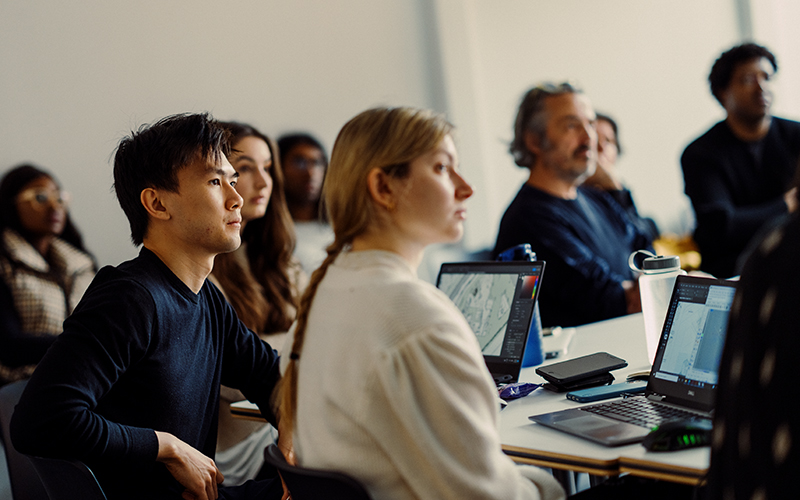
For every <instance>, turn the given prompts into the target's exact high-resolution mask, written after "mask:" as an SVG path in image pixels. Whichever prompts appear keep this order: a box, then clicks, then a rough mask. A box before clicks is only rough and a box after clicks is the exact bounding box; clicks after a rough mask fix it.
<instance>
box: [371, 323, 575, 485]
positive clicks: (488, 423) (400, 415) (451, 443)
mask: <svg viewBox="0 0 800 500" xmlns="http://www.w3.org/2000/svg"><path fill="white" fill-rule="evenodd" d="M465 342H466V343H467V344H466V347H467V348H465ZM470 342H472V343H474V338H469V337H465V332H462V331H460V330H459V329H458V328H454V327H453V325H443V326H431V327H429V328H428V329H426V330H424V331H421V332H417V333H415V334H413V335H409V336H408V337H407V338H406V339H404V340H403V341H402V342H401V343H400V344H398V345H397V346H396V348H395V349H391V350H389V351H388V352H386V353H384V354H383V356H382V357H379V359H376V360H375V365H374V369H375V373H376V374H377V376H376V377H374V379H373V380H372V382H371V385H372V387H371V389H370V390H369V392H370V393H372V394H373V396H374V398H375V399H374V401H375V404H379V405H386V406H385V412H388V413H390V414H394V415H393V417H394V418H387V419H385V422H386V423H385V424H381V423H378V424H376V425H378V426H380V425H387V426H391V427H392V428H386V429H377V433H378V435H381V436H383V439H382V440H381V441H380V442H381V446H382V447H385V451H386V453H387V455H389V456H390V457H391V459H392V460H393V461H394V462H395V466H396V468H397V469H398V471H399V472H400V474H401V476H403V477H404V479H406V480H407V483H408V485H409V487H410V489H412V490H413V491H414V492H415V496H416V497H417V498H438V499H459V500H460V499H464V498H470V499H505V500H513V499H545V500H557V499H563V498H564V492H563V490H562V489H561V487H560V486H559V484H558V483H557V482H556V481H555V479H554V478H553V477H552V476H551V475H550V474H548V473H546V472H545V471H542V470H541V469H538V468H534V467H525V469H530V470H527V471H526V473H525V475H523V473H522V470H521V469H520V468H519V467H517V466H516V465H515V464H514V463H513V462H512V461H511V459H510V458H509V457H507V456H506V455H505V454H504V453H503V452H502V450H501V448H500V442H499V438H498V434H497V429H496V425H497V417H498V404H497V399H496V396H495V392H494V391H495V389H494V384H493V383H492V381H491V377H490V376H489V374H488V372H487V370H486V367H485V365H484V363H483V359H482V357H481V355H480V352H479V351H478V349H477V344H475V346H474V347H475V348H472V347H473V346H472V345H470V344H469V343H470ZM525 476H527V478H526V477H525ZM528 478H530V479H528Z"/></svg>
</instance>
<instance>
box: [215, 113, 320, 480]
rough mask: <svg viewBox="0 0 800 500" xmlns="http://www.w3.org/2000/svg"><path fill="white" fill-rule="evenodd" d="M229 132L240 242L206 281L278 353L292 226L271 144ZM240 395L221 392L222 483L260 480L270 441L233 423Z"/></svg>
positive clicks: (291, 280)
mask: <svg viewBox="0 0 800 500" xmlns="http://www.w3.org/2000/svg"><path fill="white" fill-rule="evenodd" d="M223 125H224V126H225V128H227V129H228V130H229V131H230V133H231V140H230V142H231V146H232V151H231V155H230V157H229V161H230V162H231V165H233V168H234V169H235V170H236V172H237V173H238V174H239V177H238V179H237V181H236V190H237V191H238V192H239V195H240V196H241V197H242V199H243V204H242V210H241V214H242V223H241V224H242V244H241V246H240V247H239V248H238V249H237V250H235V251H234V252H231V253H227V254H220V255H218V256H217V257H216V259H215V261H214V270H213V271H212V273H211V280H212V281H213V282H214V283H215V284H216V285H217V286H218V287H219V288H220V290H222V292H223V293H224V294H225V296H226V297H227V299H228V302H230V303H231V305H232V306H233V308H234V309H235V310H236V313H237V314H238V315H239V318H241V320H242V322H244V324H245V325H247V327H248V328H250V329H251V330H253V331H254V332H256V333H257V334H259V336H260V337H261V338H262V339H263V340H265V341H267V342H269V344H270V345H271V346H272V347H273V348H275V349H277V350H278V351H280V348H281V345H282V343H283V340H284V336H285V335H286V331H287V330H288V329H289V326H290V325H291V324H292V322H293V321H294V318H295V311H296V305H297V296H298V287H300V286H302V285H303V282H304V281H305V280H304V277H303V274H302V272H301V271H300V266H299V264H297V263H296V261H295V260H294V259H293V257H292V252H293V250H294V242H295V239H294V228H293V224H292V219H291V217H290V215H289V210H288V208H287V206H286V198H285V195H284V192H283V173H282V172H281V168H280V163H279V161H278V155H277V150H276V147H275V145H274V143H273V142H272V141H271V140H270V139H269V138H268V137H267V136H266V135H264V134H262V133H261V132H259V131H258V130H256V129H255V128H254V127H252V126H250V125H246V124H243V123H235V122H228V123H224V124H223ZM242 399H245V398H244V395H243V394H242V393H241V392H239V391H236V390H233V389H230V388H227V387H224V386H223V387H222V392H221V395H220V413H219V418H220V420H219V435H218V440H217V458H216V460H217V466H218V467H219V468H220V470H221V471H222V473H223V475H224V476H225V484H232V485H236V484H240V483H242V482H244V481H245V480H247V479H254V478H256V477H259V471H260V469H261V467H262V465H263V463H264V459H263V453H264V447H265V446H266V445H267V444H268V443H270V442H272V441H274V439H275V437H276V433H275V430H274V429H273V428H272V427H271V426H270V425H268V424H261V423H257V422H247V421H242V420H235V419H233V418H232V417H231V412H230V403H232V402H234V401H240V400H242Z"/></svg>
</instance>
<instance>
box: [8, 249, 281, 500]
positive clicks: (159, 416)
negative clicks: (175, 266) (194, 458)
mask: <svg viewBox="0 0 800 500" xmlns="http://www.w3.org/2000/svg"><path fill="white" fill-rule="evenodd" d="M279 376H280V375H279V371H278V356H277V353H276V352H275V351H273V350H272V349H271V348H270V347H269V346H268V345H267V344H265V343H263V342H262V341H261V340H260V339H259V338H258V337H257V336H256V335H255V334H253V333H252V332H250V331H249V330H247V328H246V327H245V326H244V325H243V324H242V323H241V322H240V321H239V319H238V317H237V316H236V314H235V312H234V311H233V309H232V308H231V307H230V305H229V304H228V303H227V302H226V301H225V299H224V297H223V296H222V294H221V293H220V291H219V290H218V289H217V288H216V287H215V286H214V285H213V284H211V283H210V282H208V281H206V282H205V284H204V285H203V287H202V289H201V290H200V293H199V294H195V293H193V292H192V291H191V290H190V289H189V288H188V287H187V286H186V285H185V284H184V283H183V282H182V281H180V279H178V277H177V276H175V275H174V274H173V273H172V272H171V271H170V269H169V268H168V267H167V266H166V265H165V264H164V263H163V262H161V260H159V259H158V257H156V255H155V254H153V253H152V252H150V251H149V250H147V249H142V251H141V253H140V255H139V257H137V258H136V259H134V260H131V261H128V262H125V263H123V264H121V265H119V266H118V267H116V268H114V267H105V268H103V269H101V270H100V272H99V273H98V274H97V276H96V277H95V279H94V281H93V282H92V285H91V286H90V287H89V289H88V290H87V292H86V294H85V295H84V297H83V299H82V300H81V302H80V304H79V305H78V307H77V308H76V310H75V312H74V313H73V314H72V316H70V317H69V318H68V319H67V320H66V321H65V322H64V333H63V334H62V335H60V336H59V337H58V340H57V341H56V342H55V343H54V344H53V347H52V348H50V350H49V351H48V352H47V354H46V355H45V357H44V359H43V360H42V362H41V363H40V364H39V366H38V368H37V369H36V371H35V373H34V375H33V377H32V378H31V380H30V382H29V384H28V386H27V388H26V390H25V393H24V394H23V396H22V399H21V401H20V403H19V405H18V407H17V409H16V411H15V413H14V417H13V420H12V428H11V432H12V437H13V441H14V445H15V446H16V447H17V449H18V450H19V451H21V452H22V453H26V454H33V455H39V456H46V457H70V458H77V459H79V460H82V461H84V462H86V463H87V464H88V465H89V466H90V467H92V468H93V469H94V471H95V473H96V475H97V477H98V479H99V481H100V483H101V485H102V486H103V488H104V489H105V490H106V493H107V495H108V496H109V498H180V494H181V492H182V491H183V489H184V488H183V487H182V486H180V485H179V484H178V483H177V481H175V480H174V479H173V478H172V476H171V475H170V474H169V472H168V471H167V470H166V467H164V466H163V465H162V464H160V463H158V462H156V456H157V453H158V440H157V438H156V435H155V430H159V431H165V432H169V433H172V434H174V435H175V436H177V437H178V438H180V439H181V440H183V441H185V442H186V443H188V444H189V445H191V446H193V447H195V448H196V449H198V450H200V451H201V452H203V453H204V454H206V455H207V456H209V457H213V456H214V451H215V444H216V436H217V418H218V416H217V412H218V406H219V386H220V383H222V384H225V385H227V386H230V387H235V388H238V389H241V390H242V392H243V393H244V394H245V395H246V396H247V397H248V398H249V399H250V400H252V401H253V402H255V403H257V404H258V405H259V407H260V408H261V410H262V412H264V413H265V414H266V415H270V416H271V412H270V409H269V398H270V395H271V393H272V390H273V388H274V386H275V384H276V383H277V381H278V379H279ZM273 420H274V419H273Z"/></svg>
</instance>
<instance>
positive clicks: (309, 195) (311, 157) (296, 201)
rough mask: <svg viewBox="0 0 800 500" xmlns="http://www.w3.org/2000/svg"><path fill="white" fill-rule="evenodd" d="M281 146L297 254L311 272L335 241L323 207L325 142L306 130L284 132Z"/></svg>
mask: <svg viewBox="0 0 800 500" xmlns="http://www.w3.org/2000/svg"><path fill="white" fill-rule="evenodd" d="M278 150H279V151H280V160H281V166H282V167H283V171H284V174H285V178H286V185H285V191H286V202H287V204H288V206H289V212H290V213H291V214H292V219H293V220H294V224H295V231H296V235H297V246H296V247H295V251H294V255H295V256H296V257H297V259H298V260H299V261H300V264H301V265H302V266H303V269H304V270H305V272H306V273H309V274H310V273H311V272H312V271H314V270H315V269H316V268H317V267H319V265H320V264H321V263H322V261H323V260H325V256H326V253H325V247H327V246H328V245H329V244H330V243H331V242H332V241H333V231H332V230H331V228H330V226H329V225H328V221H327V220H326V219H325V214H324V210H321V209H320V199H321V196H322V184H323V182H324V181H325V173H326V172H327V170H328V157H327V156H326V154H325V148H323V147H322V144H321V143H320V142H319V141H318V140H317V139H315V138H314V137H313V136H311V135H309V134H306V133H292V134H286V135H283V136H281V138H280V139H278Z"/></svg>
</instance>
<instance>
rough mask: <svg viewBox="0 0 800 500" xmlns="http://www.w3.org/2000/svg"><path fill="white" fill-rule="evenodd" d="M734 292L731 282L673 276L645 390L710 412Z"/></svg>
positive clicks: (732, 282)
mask: <svg viewBox="0 0 800 500" xmlns="http://www.w3.org/2000/svg"><path fill="white" fill-rule="evenodd" d="M735 293H736V282H735V281H725V280H716V279H710V278H699V277H692V276H679V277H678V280H677V281H676V283H675V288H674V290H673V295H672V299H671V300H670V304H669V309H668V310H667V317H666V319H665V320H664V329H663V330H662V333H661V339H660V343H659V346H658V350H657V352H656V357H655V360H654V362H653V370H652V376H651V377H650V385H651V386H652V387H648V392H649V391H651V390H652V391H653V392H655V393H658V394H660V395H663V396H665V401H671V402H676V403H681V404H685V405H688V406H690V407H692V408H697V409H702V410H710V409H711V408H712V406H713V399H714V391H715V389H716V387H717V380H718V378H719V372H718V370H719V361H720V357H721V356H722V348H723V346H724V344H725V333H726V331H727V327H728V317H729V315H730V309H731V305H732V304H733V297H734V295H735Z"/></svg>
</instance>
